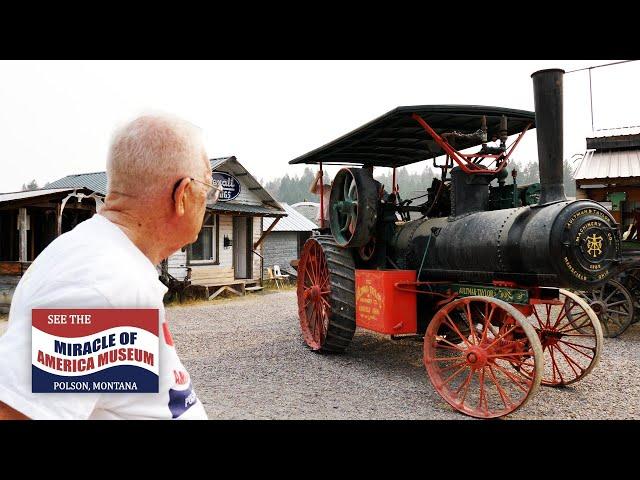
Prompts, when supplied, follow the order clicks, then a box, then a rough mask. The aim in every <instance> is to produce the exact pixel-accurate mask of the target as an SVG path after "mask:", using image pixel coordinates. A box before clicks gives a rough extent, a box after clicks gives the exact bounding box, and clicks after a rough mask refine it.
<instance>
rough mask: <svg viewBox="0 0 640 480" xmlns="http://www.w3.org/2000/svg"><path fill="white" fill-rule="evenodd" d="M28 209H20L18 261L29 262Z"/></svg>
mask: <svg viewBox="0 0 640 480" xmlns="http://www.w3.org/2000/svg"><path fill="white" fill-rule="evenodd" d="M27 230H29V225H28V224H27V209H26V208H25V207H22V208H19V209H18V231H19V232H20V236H19V241H18V252H19V253H18V261H19V262H27V261H28V259H27Z"/></svg>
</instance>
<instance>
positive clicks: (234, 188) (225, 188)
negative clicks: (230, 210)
mask: <svg viewBox="0 0 640 480" xmlns="http://www.w3.org/2000/svg"><path fill="white" fill-rule="evenodd" d="M213 184H214V185H222V192H220V196H219V197H218V201H219V202H228V201H229V200H233V199H234V198H236V197H237V196H238V195H240V182H239V181H238V179H237V178H236V177H234V176H233V175H231V174H229V173H225V172H213Z"/></svg>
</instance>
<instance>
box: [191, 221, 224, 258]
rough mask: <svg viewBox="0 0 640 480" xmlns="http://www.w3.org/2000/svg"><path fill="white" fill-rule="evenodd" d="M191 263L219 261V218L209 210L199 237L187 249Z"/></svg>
mask: <svg viewBox="0 0 640 480" xmlns="http://www.w3.org/2000/svg"><path fill="white" fill-rule="evenodd" d="M187 253H188V260H189V263H190V264H194V263H195V264H198V263H214V264H217V263H218V218H217V215H215V214H213V213H211V212H207V213H206V214H205V216H204V222H203V224H202V229H201V230H200V233H199V234H198V239H197V240H196V241H195V242H193V243H192V244H191V245H189V248H188V249H187Z"/></svg>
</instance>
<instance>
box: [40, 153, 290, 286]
mask: <svg viewBox="0 0 640 480" xmlns="http://www.w3.org/2000/svg"><path fill="white" fill-rule="evenodd" d="M211 169H212V174H213V182H214V183H220V184H221V185H222V187H223V189H224V190H223V193H222V194H221V195H220V198H219V200H218V202H217V203H215V204H214V205H208V206H207V212H206V215H205V219H204V223H203V226H202V230H201V231H200V234H199V235H198V240H197V241H196V242H194V243H192V244H191V245H188V246H187V247H185V248H183V249H182V250H179V251H177V252H175V253H174V254H172V255H171V256H170V257H169V258H168V259H167V262H166V264H167V266H168V269H167V270H168V274H169V275H170V278H172V279H173V280H175V281H177V282H183V281H189V282H190V284H191V285H193V286H199V287H202V288H203V289H205V290H206V294H207V296H209V298H214V297H215V296H217V295H218V294H220V293H222V292H223V291H225V290H227V291H230V292H233V293H237V294H243V293H244V292H245V290H246V289H252V288H259V286H260V284H261V280H262V267H263V260H262V256H263V255H262V251H263V240H264V237H265V235H264V233H266V232H263V229H262V219H263V217H272V218H279V217H283V216H286V212H285V210H284V209H283V207H282V206H281V205H280V204H278V202H276V200H275V199H274V198H273V197H272V196H271V195H270V194H269V193H268V192H267V191H266V190H265V189H264V188H263V187H262V186H261V185H260V183H258V181H257V180H256V179H255V178H254V177H253V176H252V175H251V174H250V173H249V172H248V171H247V169H246V168H244V167H243V166H242V164H241V163H240V162H238V160H237V159H236V157H233V156H232V157H223V158H215V159H213V160H211ZM89 182H90V183H91V185H87V186H86V188H89V189H91V190H93V191H96V192H97V193H102V194H106V188H107V178H106V174H105V172H98V173H91V174H79V175H69V176H67V177H64V178H61V179H60V180H56V181H55V182H52V183H51V184H50V185H48V187H49V188H69V187H84V186H85V185H84V184H85V183H89ZM159 268H160V267H159Z"/></svg>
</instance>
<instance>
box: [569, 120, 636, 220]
mask: <svg viewBox="0 0 640 480" xmlns="http://www.w3.org/2000/svg"><path fill="white" fill-rule="evenodd" d="M574 178H575V182H576V198H577V199H582V198H589V199H591V200H595V201H597V202H600V203H602V204H603V205H605V206H606V207H607V208H608V209H609V210H610V211H611V213H612V215H613V216H614V218H615V219H616V221H617V222H618V223H619V224H620V228H621V230H622V232H626V231H627V230H628V229H629V227H630V226H631V225H632V224H633V223H634V222H635V221H636V219H638V218H639V217H640V130H638V129H635V130H632V129H619V130H615V131H609V132H608V133H607V135H606V136H598V137H591V138H587V151H586V152H585V154H584V155H583V157H582V159H581V160H580V163H579V165H578V167H577V168H576V171H575V173H574Z"/></svg>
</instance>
